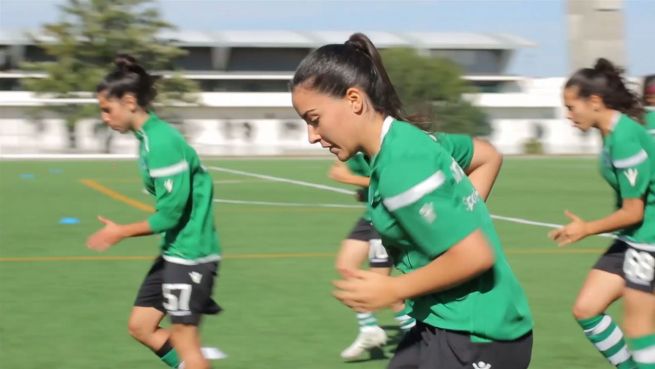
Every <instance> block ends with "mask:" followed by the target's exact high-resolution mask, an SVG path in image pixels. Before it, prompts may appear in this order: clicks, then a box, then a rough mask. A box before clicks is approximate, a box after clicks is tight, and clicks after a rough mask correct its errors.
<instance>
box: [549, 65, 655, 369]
mask: <svg viewBox="0 0 655 369" xmlns="http://www.w3.org/2000/svg"><path fill="white" fill-rule="evenodd" d="M622 72H623V71H622V70H621V69H619V68H616V67H615V66H614V65H612V63H611V62H609V61H608V60H606V59H599V60H598V61H597V62H596V64H595V66H594V67H593V68H583V69H580V70H578V71H577V72H576V73H575V74H573V75H572V76H571V77H570V78H569V80H568V81H567V82H566V85H565V88H564V93H563V95H564V96H563V97H564V104H565V105H566V108H567V109H568V118H569V119H570V120H571V121H572V122H573V124H574V125H575V127H576V128H578V129H580V130H581V131H584V132H586V131H588V130H589V129H591V128H596V129H597V130H598V131H599V133H600V135H601V137H602V140H603V151H602V153H601V156H600V171H601V174H602V176H603V178H604V179H605V181H606V182H607V183H608V184H609V185H610V186H611V187H612V189H613V190H614V192H615V194H616V204H615V211H614V212H612V213H611V214H609V215H607V216H605V217H603V218H601V219H598V220H593V221H591V220H583V219H582V218H580V217H579V216H577V215H575V214H573V213H571V212H569V211H566V216H567V217H568V218H570V220H571V222H570V223H569V224H567V225H566V226H564V227H562V228H560V229H557V230H554V231H552V232H551V233H550V237H551V238H552V239H553V240H555V241H556V242H557V243H558V244H559V245H560V246H565V245H568V244H571V243H573V242H576V241H579V240H581V239H583V238H585V237H588V236H590V235H595V234H601V233H605V232H614V231H618V236H619V237H618V238H617V239H616V240H615V241H614V242H613V243H612V245H611V246H610V247H609V249H608V250H607V251H606V252H605V254H603V256H601V257H600V259H599V260H598V262H597V263H596V264H595V265H594V267H593V269H592V270H591V271H590V272H589V274H588V275H587V279H586V280H585V282H584V284H583V286H582V288H581V290H580V292H579V294H578V297H577V299H576V302H575V305H574V306H573V315H574V317H575V318H576V320H577V321H578V323H579V324H580V327H581V328H582V329H583V330H584V333H585V335H586V336H587V338H588V339H589V341H591V343H593V344H594V346H595V347H596V349H597V350H598V351H599V352H600V353H601V354H602V355H603V356H605V357H606V358H607V359H608V360H609V361H610V363H611V364H612V365H614V366H616V367H617V368H621V369H624V368H625V369H630V368H637V367H639V368H642V367H644V368H652V367H653V365H655V355H653V354H654V353H653V352H652V350H653V349H652V346H653V343H654V342H653V336H652V332H653V327H654V326H655V325H654V324H653V320H652V319H653V313H654V312H655V304H653V301H652V299H653V296H652V293H653V280H652V279H653V269H652V268H653V265H655V264H648V263H650V262H651V261H653V260H654V259H653V258H652V256H651V254H650V253H649V251H650V252H651V253H652V251H655V141H654V140H653V139H652V137H649V135H648V134H647V133H646V130H645V129H644V127H643V126H642V125H641V124H640V123H638V122H637V121H636V120H639V119H640V118H641V116H642V113H643V111H642V109H641V104H640V102H639V99H638V98H637V96H636V95H635V94H634V93H633V92H632V91H630V90H629V89H628V88H627V87H626V86H625V83H624V81H623V77H622ZM649 248H650V249H649ZM626 253H627V255H626ZM632 263H642V264H636V265H632ZM643 263H646V264H643ZM648 265H650V269H648V268H649V267H648ZM626 268H627V269H626ZM640 268H644V269H643V270H642V269H640ZM626 282H627V287H628V288H627V289H625V287H626ZM640 295H644V296H645V300H646V301H644V302H643V305H642V306H641V307H642V308H644V309H650V310H649V315H648V319H647V320H646V321H647V322H648V323H645V324H642V325H641V326H639V325H635V324H634V323H633V322H632V321H631V320H630V319H628V317H629V316H630V314H629V313H628V314H627V315H626V320H625V324H624V329H625V330H626V333H627V335H628V337H634V338H635V339H636V340H635V341H634V342H635V343H634V346H633V349H636V350H637V351H633V355H632V357H631V355H630V352H629V350H628V347H627V345H626V342H625V339H624V337H623V332H622V331H621V329H620V328H619V327H618V326H617V324H616V323H615V322H614V320H613V319H612V317H611V316H609V315H607V314H606V313H605V311H606V310H607V308H608V307H609V305H610V304H612V303H613V302H614V301H616V300H617V299H619V298H620V297H622V296H623V297H625V304H626V305H625V306H626V311H627V312H630V311H631V309H633V308H634V309H636V307H635V306H634V304H632V303H631V302H632V301H633V300H638V297H639V296H640ZM630 296H632V297H635V296H636V297H637V298H636V299H635V298H632V297H630ZM649 300H650V302H649ZM649 335H651V336H649ZM644 337H646V338H644ZM648 347H650V350H651V353H650V354H640V353H639V352H640V351H639V350H641V349H644V348H648ZM649 355H650V356H649ZM633 359H634V360H633ZM635 362H636V364H635ZM645 362H649V363H650V364H649V365H651V366H648V365H646V366H644V365H645V364H644V363H645Z"/></svg>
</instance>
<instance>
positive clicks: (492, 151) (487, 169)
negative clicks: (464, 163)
mask: <svg viewBox="0 0 655 369" xmlns="http://www.w3.org/2000/svg"><path fill="white" fill-rule="evenodd" d="M502 165H503V155H502V154H501V153H500V152H499V151H498V150H496V148H495V147H494V146H493V145H492V144H490V143H489V142H487V141H484V140H481V139H478V138H473V158H472V159H471V164H470V165H469V167H468V168H465V172H466V174H467V176H468V177H469V180H470V181H471V183H472V184H473V187H475V189H476V190H477V191H478V193H479V194H480V196H481V197H482V198H483V199H484V200H485V201H486V200H487V198H488V197H489V194H490V193H491V190H492V188H493V186H494V183H495V182H496V178H497V177H498V173H499V172H500V168H501V166H502Z"/></svg>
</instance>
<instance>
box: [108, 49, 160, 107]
mask: <svg viewBox="0 0 655 369" xmlns="http://www.w3.org/2000/svg"><path fill="white" fill-rule="evenodd" d="M114 64H115V65H116V68H115V69H114V70H113V71H112V72H110V73H109V74H107V76H105V79H104V80H103V81H102V82H100V83H99V84H98V86H97V87H96V93H99V92H104V93H106V94H107V97H116V98H121V97H123V96H124V95H125V94H126V93H131V94H134V96H135V97H136V99H137V103H138V104H139V106H141V107H142V108H144V109H148V108H149V107H150V105H151V103H152V101H153V100H154V99H155V97H156V96H157V91H156V90H155V86H154V85H155V81H156V78H155V77H153V76H151V75H150V74H148V72H146V70H145V69H143V67H142V66H140V65H139V64H138V63H137V61H136V59H135V58H134V57H132V56H130V55H127V54H119V55H117V56H116V59H115V60H114Z"/></svg>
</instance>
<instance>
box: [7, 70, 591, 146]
mask: <svg viewBox="0 0 655 369" xmlns="http://www.w3.org/2000/svg"><path fill="white" fill-rule="evenodd" d="M563 82H564V79H563V78H548V79H536V80H527V79H526V80H524V81H522V82H521V91H522V92H520V93H484V94H473V95H470V96H467V99H469V100H470V101H471V102H472V103H474V104H476V105H477V106H479V107H480V108H482V109H483V110H484V111H485V112H486V113H487V115H488V116H489V118H490V120H491V123H492V127H493V133H492V135H491V136H490V137H489V139H490V140H491V141H492V142H493V143H494V144H495V145H496V146H497V147H498V148H499V149H500V150H501V151H502V152H503V153H505V154H510V155H512V154H524V153H525V145H526V143H528V142H530V141H531V140H537V141H539V143H540V147H541V148H542V150H543V153H545V154H590V153H596V152H598V151H599V149H600V140H599V138H598V137H597V136H598V135H596V134H594V132H590V133H588V134H582V133H580V132H579V131H578V130H576V129H575V128H573V127H572V126H571V123H570V122H569V121H568V120H567V119H566V117H565V111H564V108H563V107H562V106H561V86H562V84H563ZM8 94H9V95H8ZM11 94H13V95H11ZM0 95H2V96H0V155H5V156H6V155H12V154H53V153H66V152H71V151H70V150H68V149H67V132H66V129H65V125H64V123H63V121H62V120H61V119H57V117H55V116H52V115H46V116H45V117H43V118H42V119H39V120H33V119H31V118H30V112H31V111H33V108H34V106H35V105H39V104H48V103H52V101H50V100H47V99H40V98H35V97H33V96H31V95H29V93H25V92H2V93H0ZM201 100H202V106H200V107H177V108H174V109H172V110H171V111H172V112H174V115H168V116H166V117H167V118H169V120H170V121H171V122H173V123H177V126H178V128H180V129H181V131H182V132H183V134H184V135H185V136H186V137H187V139H188V140H189V142H190V143H191V144H192V145H193V146H194V147H195V148H196V150H197V151H198V152H199V153H200V154H201V155H312V154H326V153H325V152H324V151H323V150H320V146H319V145H310V144H309V143H308V142H307V133H306V127H305V124H304V122H303V121H302V120H300V119H298V117H297V116H296V114H295V112H294V111H293V109H292V108H291V104H290V96H289V94H288V93H203V94H201ZM85 101H86V102H88V103H93V100H85ZM98 124H99V119H89V120H85V121H83V122H80V124H78V125H77V126H76V134H77V142H78V149H77V151H76V152H80V153H102V152H104V143H105V138H106V136H105V135H106V134H108V133H107V132H104V131H102V130H101V131H98V130H97V129H96V126H97V125H98ZM111 135H112V141H111V153H115V154H134V153H136V141H135V139H134V138H133V137H131V135H129V134H128V135H119V134H116V133H111Z"/></svg>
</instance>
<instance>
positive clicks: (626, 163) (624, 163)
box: [612, 149, 648, 168]
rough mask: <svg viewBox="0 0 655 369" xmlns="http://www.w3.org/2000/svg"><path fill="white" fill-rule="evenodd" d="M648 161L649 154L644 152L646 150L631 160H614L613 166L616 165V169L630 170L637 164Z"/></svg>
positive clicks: (642, 150)
mask: <svg viewBox="0 0 655 369" xmlns="http://www.w3.org/2000/svg"><path fill="white" fill-rule="evenodd" d="M646 159H648V154H647V153H646V151H644V149H641V151H639V152H638V153H636V154H634V155H632V156H631V157H629V158H626V159H621V160H614V161H613V162H612V164H614V166H615V167H616V168H630V167H634V166H635V165H637V164H641V163H643V162H644V161H645V160H646Z"/></svg>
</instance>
